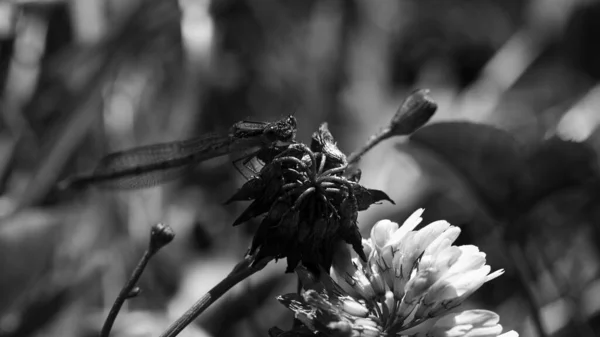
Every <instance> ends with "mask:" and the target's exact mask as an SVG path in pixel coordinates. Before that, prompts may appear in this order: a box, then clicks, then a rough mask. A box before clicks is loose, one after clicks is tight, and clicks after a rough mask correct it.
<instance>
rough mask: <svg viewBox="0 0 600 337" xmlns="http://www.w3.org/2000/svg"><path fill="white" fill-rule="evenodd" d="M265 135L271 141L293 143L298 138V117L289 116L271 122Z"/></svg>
mask: <svg viewBox="0 0 600 337" xmlns="http://www.w3.org/2000/svg"><path fill="white" fill-rule="evenodd" d="M263 136H264V137H265V140H266V141H267V142H269V143H275V142H280V143H291V142H293V141H294V138H296V117H294V116H288V117H286V118H283V119H281V120H279V121H277V122H274V123H271V124H269V125H268V126H267V127H266V128H265V130H264V132H263Z"/></svg>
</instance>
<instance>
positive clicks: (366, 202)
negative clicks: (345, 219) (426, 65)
mask: <svg viewBox="0 0 600 337" xmlns="http://www.w3.org/2000/svg"><path fill="white" fill-rule="evenodd" d="M353 192H354V195H355V197H356V202H357V208H358V210H359V211H364V210H366V209H367V208H369V207H370V206H371V205H373V204H375V203H378V202H380V201H384V200H385V201H389V202H391V203H392V204H393V205H395V204H396V203H395V202H394V200H392V199H391V198H390V197H389V196H388V195H387V194H386V193H385V192H383V191H381V190H376V189H369V188H365V187H364V186H362V185H359V184H355V185H353Z"/></svg>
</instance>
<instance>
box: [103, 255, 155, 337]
mask: <svg viewBox="0 0 600 337" xmlns="http://www.w3.org/2000/svg"><path fill="white" fill-rule="evenodd" d="M152 255H154V254H153V253H152V252H150V250H149V249H146V251H145V252H144V255H143V256H142V258H141V259H140V262H138V265H137V266H136V267H135V269H134V270H133V273H132V274H131V277H130V278H129V280H128V281H127V283H126V284H125V286H124V287H123V289H121V292H120V293H119V296H117V299H116V300H115V303H113V306H112V308H110V312H109V313H108V316H107V317H106V321H104V325H103V326H102V331H101V332H100V337H108V336H109V334H110V330H111V329H112V326H113V324H114V322H115V319H116V318H117V315H118V314H119V311H120V310H121V307H122V306H123V303H125V300H126V299H127V298H129V297H130V293H131V291H132V290H133V288H134V287H135V285H136V284H137V282H138V280H139V279H140V276H141V275H142V272H144V269H145V268H146V265H147V264H148V261H150V259H151V258H152Z"/></svg>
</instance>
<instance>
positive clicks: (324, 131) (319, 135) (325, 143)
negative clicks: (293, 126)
mask: <svg viewBox="0 0 600 337" xmlns="http://www.w3.org/2000/svg"><path fill="white" fill-rule="evenodd" d="M310 149H311V150H312V151H313V152H321V153H324V154H325V155H326V156H327V158H328V159H330V160H331V161H332V163H334V164H337V165H346V164H347V163H348V161H347V160H346V155H345V154H344V153H343V152H342V151H340V149H339V148H338V147H337V145H336V143H335V140H334V139H333V135H332V134H331V132H329V128H328V127H327V123H323V124H321V126H319V130H318V131H316V132H315V133H313V135H312V141H311V143H310Z"/></svg>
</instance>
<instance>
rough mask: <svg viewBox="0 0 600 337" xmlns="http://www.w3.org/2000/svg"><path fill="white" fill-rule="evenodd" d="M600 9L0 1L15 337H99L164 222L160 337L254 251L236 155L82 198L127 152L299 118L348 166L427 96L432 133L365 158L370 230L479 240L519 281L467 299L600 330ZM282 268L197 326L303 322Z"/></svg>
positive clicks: (410, 2) (6, 260) (511, 324)
mask: <svg viewBox="0 0 600 337" xmlns="http://www.w3.org/2000/svg"><path fill="white" fill-rule="evenodd" d="M598 22H600V2H598V1H592V0H528V1H521V0H396V1H394V0H382V1H372V0H322V1H315V0H304V1H291V0H284V1H281V0H213V1H209V0H179V1H174V0H145V1H141V0H136V1H133V0H130V1H120V0H76V1H65V0H12V1H10V0H9V1H6V0H5V1H3V2H0V84H1V87H0V88H1V89H0V90H1V91H0V93H1V94H0V95H1V96H0V98H1V100H0V112H1V114H2V118H1V120H0V191H1V197H0V216H1V220H0V335H1V336H54V335H56V336H93V335H97V333H98V331H99V327H100V325H101V323H102V321H103V319H104V317H105V316H106V313H107V311H108V308H109V307H110V305H111V304H112V302H113V300H114V298H115V296H116V294H117V293H118V291H119V289H120V287H121V286H122V285H123V283H124V282H125V281H126V279H127V277H128V275H129V273H130V272H131V270H132V269H133V266H134V265H135V263H136V261H137V259H138V258H139V256H141V254H142V252H143V250H144V249H145V247H146V244H147V238H148V233H149V229H150V226H151V225H152V224H153V223H155V222H165V223H168V224H169V225H170V226H172V227H173V228H174V229H175V231H176V233H177V237H176V239H175V241H174V242H173V243H172V244H171V245H170V246H168V247H167V248H166V249H164V250H163V251H161V252H160V254H158V255H157V256H156V258H155V259H154V260H153V261H152V262H151V263H150V266H149V269H148V270H147V271H146V273H145V274H144V276H143V277H142V281H141V284H140V286H141V288H142V289H143V290H142V294H141V295H140V296H139V297H138V298H136V299H133V300H130V301H128V302H127V305H126V307H125V308H124V310H123V311H122V312H121V314H120V316H119V318H118V320H117V323H116V326H115V330H114V331H113V335H115V336H147V335H158V334H159V333H160V332H161V331H162V330H164V328H165V327H166V326H167V325H168V324H169V323H170V322H172V321H173V320H174V319H175V318H176V317H178V315H180V314H181V313H182V312H183V311H184V310H185V309H187V307H189V306H190V305H191V304H192V303H193V302H194V301H195V300H196V299H198V298H199V297H200V296H201V295H202V294H204V293H205V292H206V291H207V290H208V289H210V288H211V287H212V286H213V285H214V284H216V283H217V282H218V280H220V279H221V278H222V277H223V276H225V275H226V274H227V273H228V272H229V271H230V269H231V267H232V266H233V265H234V264H235V263H236V262H237V261H238V260H239V259H240V258H241V257H242V256H243V254H244V253H245V251H246V249H247V247H248V244H249V242H250V238H251V235H252V233H253V230H254V229H255V228H256V224H252V223H250V224H246V225H244V226H242V228H237V229H235V230H234V229H233V228H232V227H231V226H230V225H231V223H232V221H233V220H234V219H235V217H236V216H237V215H238V214H239V213H240V211H241V210H242V209H243V206H244V205H241V204H238V205H228V206H224V205H223V201H225V200H227V199H228V197H229V196H230V195H231V194H232V193H233V192H235V191H236V189H237V188H238V187H239V186H241V184H242V183H243V181H244V180H243V179H244V178H243V177H242V176H241V175H239V174H238V173H237V172H236V171H235V169H233V166H232V165H231V159H228V158H221V159H217V160H212V161H209V162H206V163H203V164H201V165H199V166H198V167H197V168H196V169H195V170H194V172H193V174H189V175H186V176H185V177H184V178H182V179H181V180H179V181H178V182H174V183H170V184H167V185H165V186H162V187H156V188H152V189H146V190H139V191H133V192H110V191H101V190H89V191H60V190H59V189H57V187H56V183H57V181H59V180H61V179H63V178H65V177H67V176H69V175H72V174H75V173H80V172H86V171H89V170H91V169H92V168H93V166H94V164H95V162H96V161H97V160H98V159H100V158H101V157H102V156H103V155H104V154H106V153H108V152H110V151H116V150H121V149H126V148H129V147H133V146H137V145H144V144H151V143H156V142H162V141H170V140H178V139H184V138H188V137H192V136H195V135H200V134H203V133H207V132H221V131H226V130H227V129H228V127H229V126H230V125H231V124H232V123H234V122H235V121H238V120H244V119H246V120H275V119H279V118H281V117H282V116H285V115H288V114H295V116H296V117H297V119H298V121H299V131H298V139H299V140H301V141H305V142H307V141H308V140H309V137H310V134H311V133H312V132H313V131H315V130H316V129H317V127H318V125H319V124H320V123H322V122H324V121H327V122H328V123H329V126H330V129H331V131H332V133H333V134H334V136H335V137H336V139H337V141H338V145H339V146H340V148H341V149H342V150H344V151H346V152H347V153H350V152H351V151H352V150H354V149H356V148H357V147H358V146H360V145H361V144H363V143H364V142H365V141H366V139H367V138H368V137H369V136H370V135H371V134H373V133H374V132H376V131H377V130H378V128H379V127H380V126H383V125H386V124H387V121H388V120H389V119H390V118H391V116H392V115H393V113H394V111H395V110H396V108H397V107H398V106H399V104H400V102H401V101H402V99H403V98H404V97H405V96H406V95H407V93H408V92H410V90H412V89H414V88H420V87H424V88H429V89H431V93H432V96H433V97H434V98H435V100H436V101H437V102H438V104H439V110H438V113H437V114H436V115H435V116H434V118H433V120H432V121H431V122H430V123H429V125H428V126H426V127H424V128H423V129H421V130H420V131H418V132H417V133H416V134H414V135H412V136H411V137H409V138H407V139H395V140H392V141H388V142H386V143H384V144H382V145H380V146H378V147H377V148H375V149H374V150H373V151H372V152H370V153H369V154H368V155H367V156H366V157H365V158H364V159H363V161H362V162H361V168H362V170H363V179H362V182H363V183H364V185H365V186H368V187H370V188H378V189H382V190H384V191H386V192H387V193H388V194H389V195H390V196H391V197H392V199H394V200H395V201H396V205H395V206H394V205H387V204H383V205H378V206H373V207H371V208H370V209H369V210H368V211H366V212H364V213H362V214H361V215H360V217H359V220H360V223H359V225H360V227H361V228H362V231H363V234H364V235H368V233H369V230H370V227H371V226H372V225H373V224H374V222H375V221H377V220H379V219H383V218H390V219H392V220H395V221H399V222H402V221H403V219H404V218H405V217H406V216H408V215H409V214H410V213H412V212H413V211H414V210H415V209H416V208H419V207H424V208H426V211H425V214H424V216H425V220H426V221H432V220H437V219H447V220H448V221H450V222H451V223H452V224H455V225H459V226H461V227H462V229H463V235H461V238H460V239H459V240H460V241H461V243H462V244H476V245H478V246H480V247H481V249H482V250H483V251H485V252H487V253H488V262H489V263H490V264H491V265H492V267H493V268H495V269H497V268H504V269H506V271H507V272H506V274H505V276H503V277H501V278H500V279H498V280H496V281H495V282H492V283H491V284H487V285H485V286H484V287H483V288H482V289H481V290H480V291H479V292H478V293H476V294H475V296H474V297H473V298H472V300H471V302H470V304H469V305H472V306H473V307H480V308H487V309H491V310H495V311H497V312H498V313H499V314H500V315H501V317H502V320H501V323H502V324H503V325H504V326H505V327H506V330H510V329H514V330H517V331H519V332H520V333H521V336H540V335H546V336H594V335H596V334H600V333H599V331H600V315H599V314H600V283H599V281H598V272H599V271H598V269H599V266H600V260H599V251H598V247H600V227H599V226H600V207H598V205H599V201H600V189H599V188H598V187H599V186H600V170H599V169H598V152H599V151H600V128H599V127H598V125H599V123H600V111H599V108H598V107H599V106H600V86H599V85H598V80H599V79H600V44H598V41H597V37H598V36H599V34H600V26H599V24H598ZM283 270H284V264H283V263H279V264H273V265H271V266H269V267H267V268H266V269H265V270H264V271H263V272H261V273H258V274H257V275H255V276H253V277H252V278H251V279H250V280H249V281H248V282H246V283H244V284H242V285H238V286H237V287H236V288H234V289H233V291H232V292H230V293H229V294H228V296H227V297H226V298H223V299H221V300H220V301H219V302H218V303H217V304H216V305H215V306H214V307H212V308H211V309H210V310H209V311H208V312H206V314H204V315H203V316H201V318H200V319H199V320H198V322H197V323H198V324H197V325H195V326H193V327H190V328H188V329H186V330H185V332H184V334H183V335H185V336H266V333H267V330H268V328H270V327H272V326H275V325H277V326H279V327H281V328H288V327H289V326H290V325H291V322H292V318H291V316H290V313H289V312H288V311H287V310H286V309H285V308H283V307H282V306H281V305H280V304H278V303H277V301H276V300H275V296H277V295H279V294H283V293H287V292H293V291H294V290H295V287H296V281H295V278H294V276H293V275H284V274H283Z"/></svg>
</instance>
